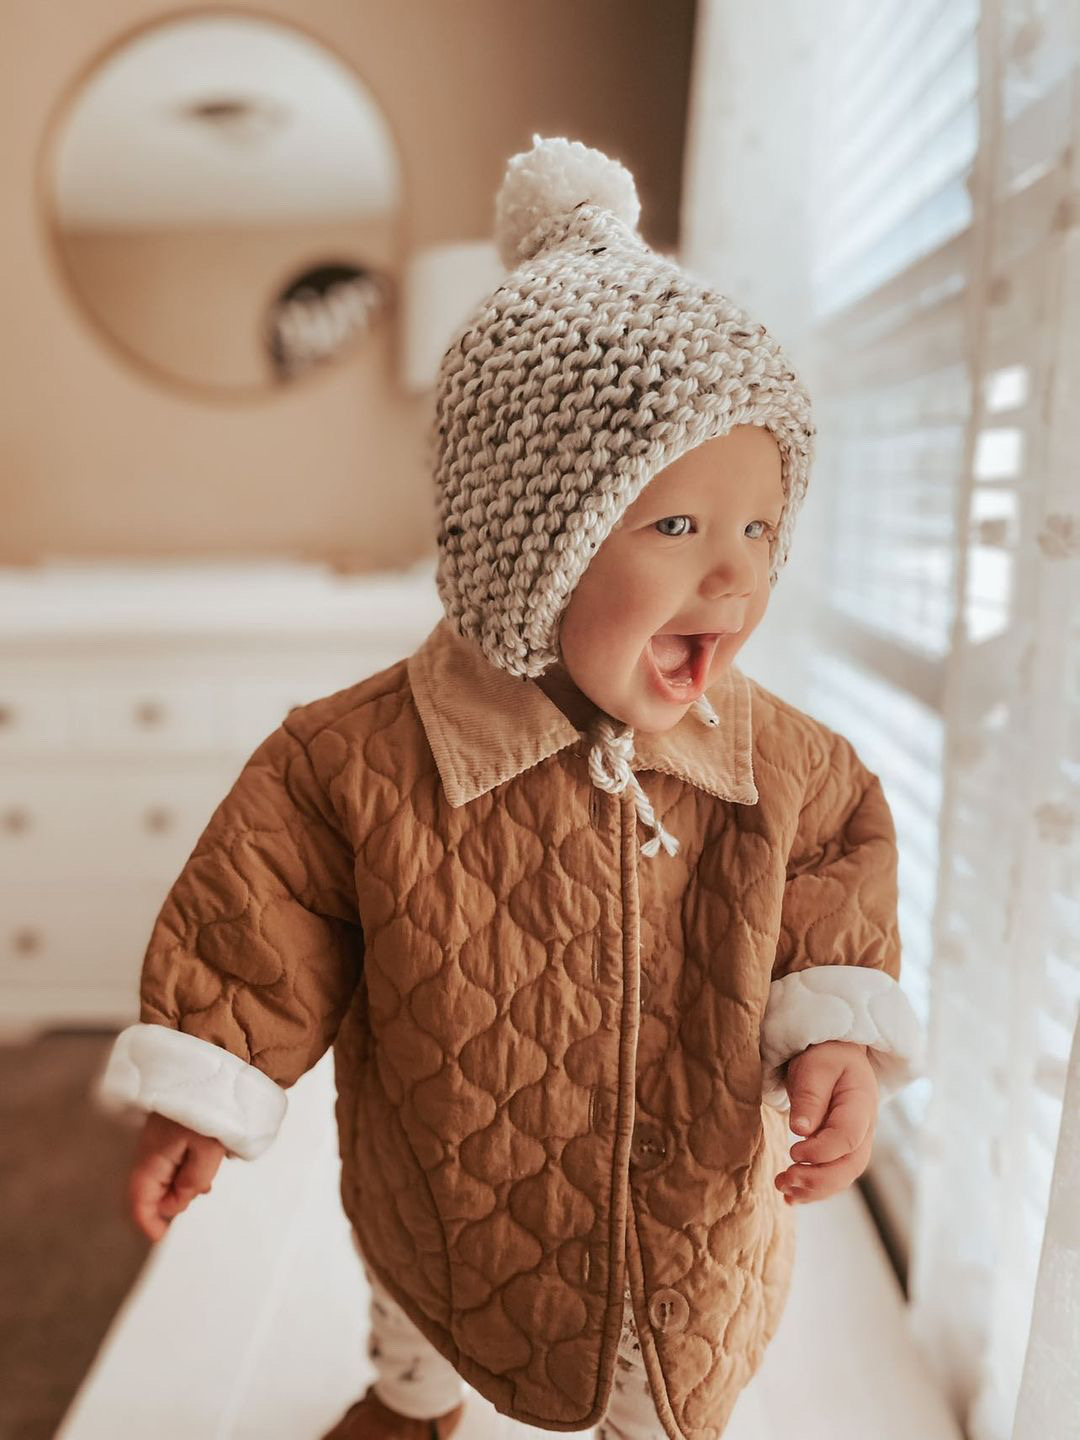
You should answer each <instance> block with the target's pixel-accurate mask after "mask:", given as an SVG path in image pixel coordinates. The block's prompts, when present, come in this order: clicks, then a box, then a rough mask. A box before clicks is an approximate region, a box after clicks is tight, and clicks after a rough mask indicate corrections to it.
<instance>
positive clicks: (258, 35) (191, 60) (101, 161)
mask: <svg viewBox="0 0 1080 1440" xmlns="http://www.w3.org/2000/svg"><path fill="white" fill-rule="evenodd" d="M46 168H47V173H48V178H47V181H46V186H45V189H46V203H47V207H48V219H49V225H50V228H51V231H52V235H53V239H54V242H55V247H56V253H57V256H58V258H59V261H60V264H61V267H62V271H63V275H64V278H65V280H66V282H67V284H68V286H69V288H70V290H71V291H72V293H73V295H74V296H75V297H76V300H77V303H78V304H79V305H80V306H81V307H82V308H83V310H84V311H85V313H86V314H87V316H88V317H89V318H90V319H91V321H92V322H93V323H94V325H95V326H96V327H97V328H98V330H99V333H100V334H101V335H102V337H103V338H105V339H107V340H108V341H109V342H111V343H112V344H113V345H114V346H115V347H119V349H120V350H122V351H123V352H124V354H125V355H126V357H127V358H128V359H129V360H134V361H136V362H137V363H139V364H140V365H141V366H143V367H147V368H148V369H149V370H150V371H151V372H153V373H154V374H155V375H156V376H157V377H158V378H168V379H169V380H171V381H174V382H178V383H181V384H184V385H188V386H196V387H199V388H209V389H212V390H223V391H226V392H235V391H238V390H239V391H244V390H263V389H265V388H267V387H272V386H275V385H280V384H283V383H287V382H291V381H293V380H295V379H296V378H297V377H299V376H302V375H305V374H307V373H309V372H311V371H312V370H313V369H315V368H317V367H320V366H325V365H327V364H328V363H330V362H332V361H334V360H335V359H337V358H338V357H340V356H342V355H345V354H348V353H351V351H352V350H353V349H354V347H355V346H357V345H360V344H363V339H364V336H365V334H366V333H367V331H368V330H369V329H370V327H371V326H372V325H374V324H375V323H376V322H377V321H378V319H379V317H380V315H381V314H382V313H383V312H384V310H385V309H386V307H387V306H388V303H389V301H390V299H391V296H392V293H393V286H392V282H391V275H392V274H393V271H394V268H395V264H396V260H397V253H398V247H397V223H398V218H399V214H400V170H399V165H398V161H397V157H396V150H395V147H394V144H393V139H392V136H391V134H390V131H389V128H388V126H387V123H386V121H385V118H384V116H383V114H382V111H381V110H380V108H379V106H378V105H377V104H376V103H375V101H374V99H373V98H372V96H371V95H370V94H369V93H368V91H367V89H366V88H365V86H364V85H363V84H362V82H361V81H360V79H359V78H358V76H357V75H356V74H355V73H354V72H353V71H352V70H351V69H350V68H349V67H348V66H346V65H345V64H344V63H343V62H342V61H341V60H339V59H338V58H337V57H336V56H335V55H333V54H332V53H331V52H330V51H328V50H326V49H325V48H324V47H323V46H322V45H319V44H317V43H315V42H314V41H312V40H310V39H309V38H308V37H307V36H305V35H303V34H301V33H300V32H298V31H296V30H293V29H291V28H289V27H286V26H283V25H279V24H276V23H273V22H270V21H266V20H262V19H257V18H250V17H232V16H224V15H223V16H213V17H205V16H200V17H198V18H191V19H181V20H177V21H172V22H169V23H166V24H161V25H155V26H153V27H152V28H150V29H147V30H144V31H142V32H141V33H139V34H138V35H136V36H134V37H129V38H128V39H126V40H125V41H123V42H122V43H121V44H120V45H119V46H118V47H116V48H115V49H114V50H112V51H111V52H110V53H109V55H108V56H107V57H106V58H105V59H104V60H103V61H101V62H100V63H99V64H98V65H96V66H95V67H94V68H93V69H92V71H91V73H90V74H89V77H88V78H87V79H86V80H85V82H84V83H83V84H81V85H80V86H79V87H78V88H77V89H76V92H75V93H74V95H73V96H72V97H71V99H70V102H69V103H68V105H67V106H66V108H65V110H64V112H63V113H62V116H61V120H60V123H59V124H58V125H57V126H56V127H55V134H54V143H53V145H52V147H51V150H50V153H49V155H48V160H47V167H46Z"/></svg>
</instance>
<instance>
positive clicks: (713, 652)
mask: <svg viewBox="0 0 1080 1440" xmlns="http://www.w3.org/2000/svg"><path fill="white" fill-rule="evenodd" d="M783 507H784V492H783V488H782V485H781V460H780V450H779V447H778V446H777V443H776V441H775V440H774V439H773V437H772V435H771V434H770V432H769V431H768V430H766V429H765V428H764V427H763V426H760V425H739V426H737V427H736V428H735V429H734V430H731V431H729V433H728V434H727V435H720V436H717V437H716V438H715V439H713V440H707V441H706V442H705V443H704V444H702V445H698V446H697V447H696V448H695V449H693V450H689V451H687V452H686V453H685V454H683V455H680V456H679V458H678V459H677V460H675V461H673V462H672V464H670V465H668V466H667V467H666V468H665V469H664V470H661V471H659V472H658V473H657V474H656V475H655V476H654V477H653V479H652V480H651V481H650V482H649V484H648V485H647V486H646V487H645V489H644V490H643V491H642V493H641V494H640V495H639V496H638V498H637V500H636V501H635V502H634V504H633V505H631V506H630V507H629V508H628V509H627V511H626V512H625V514H624V515H623V517H622V519H621V521H620V522H619V524H618V525H617V526H616V528H615V529H614V530H613V531H612V532H611V534H610V535H609V536H608V538H607V539H606V540H605V541H604V543H603V545H602V546H601V547H600V549H599V550H598V551H597V552H596V554H595V556H594V557H593V559H592V561H591V562H590V564H589V567H588V569H587V570H586V571H585V573H584V575H583V576H582V577H581V579H580V580H579V581H578V583H577V586H576V587H575V589H574V593H573V594H572V596H571V597H570V603H569V605H568V606H567V608H566V610H565V611H564V613H563V616H562V624H561V626H560V630H559V639H560V645H561V650H562V657H563V663H562V665H553V666H551V667H550V668H549V669H548V670H547V671H546V672H545V674H544V675H542V676H541V677H540V678H539V679H538V680H537V682H536V683H537V684H538V685H539V686H540V687H541V689H543V690H544V692H545V693H546V694H547V695H548V696H549V697H550V698H551V699H552V700H554V701H555V702H556V703H557V704H558V705H559V706H560V707H561V708H562V709H563V710H564V711H565V713H566V714H567V715H568V716H569V718H570V719H571V720H572V721H573V723H574V724H575V725H576V726H577V727H578V728H579V729H584V728H585V727H586V725H587V723H588V720H589V718H591V716H592V714H594V713H595V708H594V707H596V706H599V708H600V709H601V710H604V711H606V713H607V714H608V715H611V716H612V717H614V718H615V719H617V720H622V721H624V722H625V723H627V724H629V725H631V726H633V728H634V729H635V730H638V731H641V732H644V733H653V734H656V733H660V732H662V731H665V730H670V729H671V727H672V726H673V725H676V724H678V722H679V721H680V720H681V719H682V717H683V716H684V715H685V714H686V711H687V710H688V709H689V707H690V705H691V704H692V703H693V701H694V700H696V699H697V697H698V696H699V695H700V694H701V692H702V691H703V690H706V689H708V687H709V686H710V685H712V684H713V683H714V682H715V681H716V679H717V677H718V676H719V675H720V673H721V671H722V670H723V669H724V667H725V666H727V665H729V664H730V663H731V661H732V659H733V658H734V656H735V654H736V652H737V651H738V650H739V649H740V647H741V646H742V645H744V644H745V642H746V640H747V638H748V637H749V636H750V634H751V633H752V631H753V630H754V629H755V628H756V627H757V625H758V623H759V621H760V620H761V618H762V616H763V615H764V614H765V607H766V606H767V605H768V602H769V554H770V540H771V539H772V537H773V536H774V535H775V531H776V526H777V524H778V523H779V520H780V515H781V512H782V510H783ZM719 631H731V632H734V633H731V634H721V635H720V636H719V638H718V639H717V640H715V641H714V640H713V639H712V638H711V637H712V636H713V635H715V633H716V632H719ZM660 633H662V634H664V635H668V636H675V635H689V636H697V635H707V636H709V637H710V639H709V640H708V641H707V642H706V644H705V646H704V647H703V651H702V653H703V654H704V658H705V661H706V662H707V663H706V664H705V666H704V669H703V671H702V665H701V660H700V658H699V657H698V654H697V652H698V651H699V648H700V642H691V644H692V646H693V649H692V650H691V644H681V643H680V642H678V641H674V640H671V641H669V642H667V644H666V645H665V644H664V643H663V642H661V643H660V644H659V645H658V646H657V647H656V649H655V650H654V648H653V644H652V642H653V637H654V636H655V635H657V634H660ZM688 654H689V661H690V667H691V670H692V671H693V673H696V674H698V675H699V679H700V683H698V684H691V685H690V686H689V687H685V688H683V689H682V690H678V689H676V690H674V691H671V690H669V689H668V688H667V687H666V686H665V685H664V684H663V683H662V682H661V681H660V680H659V679H658V677H657V675H656V673H655V671H654V663H656V664H657V665H658V666H659V667H660V668H661V669H664V670H668V671H669V672H671V673H672V674H673V675H675V674H677V673H678V672H679V671H680V669H682V668H683V662H684V660H685V659H686V658H687V655H688Z"/></svg>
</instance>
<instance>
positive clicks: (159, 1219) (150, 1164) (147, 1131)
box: [128, 1111, 225, 1240]
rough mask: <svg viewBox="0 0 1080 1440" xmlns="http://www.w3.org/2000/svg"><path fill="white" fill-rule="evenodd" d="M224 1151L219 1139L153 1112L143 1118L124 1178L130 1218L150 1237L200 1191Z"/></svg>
mask: <svg viewBox="0 0 1080 1440" xmlns="http://www.w3.org/2000/svg"><path fill="white" fill-rule="evenodd" d="M224 1155H225V1146H224V1145H223V1144H222V1143H221V1141H220V1140H214V1139H211V1138H210V1137H209V1136H207V1135H199V1134H198V1133H197V1132H196V1131H194V1130H189V1129H188V1128H187V1126H186V1125H181V1124H180V1123H179V1122H178V1121H176V1120H168V1119H166V1117H165V1116H164V1115H158V1114H157V1113H156V1111H154V1112H151V1113H150V1114H149V1115H147V1117H146V1123H145V1124H144V1125H143V1128H142V1133H141V1134H140V1136H139V1141H138V1145H137V1146H136V1149H135V1161H134V1164H133V1166H132V1170H131V1178H130V1180H129V1181H128V1202H129V1206H130V1212H131V1218H132V1219H133V1220H134V1221H135V1224H136V1225H137V1226H138V1227H139V1229H140V1230H141V1231H143V1233H144V1234H145V1235H148V1236H149V1237H150V1239H151V1240H160V1239H161V1237H162V1236H163V1235H164V1234H165V1231H166V1230H167V1229H168V1228H169V1223H170V1221H171V1220H172V1219H173V1217H174V1216H176V1215H179V1213H180V1211H181V1210H186V1209H187V1207H188V1206H189V1205H190V1204H191V1202H192V1200H193V1199H194V1198H195V1196H196V1195H205V1194H207V1193H208V1191H209V1189H210V1185H211V1182H212V1181H213V1178H214V1176H215V1175H216V1174H217V1168H218V1166H219V1165H220V1164H221V1161H222V1159H223V1157H224Z"/></svg>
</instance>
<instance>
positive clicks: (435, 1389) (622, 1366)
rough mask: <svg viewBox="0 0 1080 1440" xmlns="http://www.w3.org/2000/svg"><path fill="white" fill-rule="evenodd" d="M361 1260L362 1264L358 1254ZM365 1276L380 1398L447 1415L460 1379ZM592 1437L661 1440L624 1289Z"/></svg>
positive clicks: (404, 1411) (418, 1413)
mask: <svg viewBox="0 0 1080 1440" xmlns="http://www.w3.org/2000/svg"><path fill="white" fill-rule="evenodd" d="M353 1243H354V1244H355V1243H356V1242H355V1236H354V1240H353ZM357 1250H358V1251H359V1246H357ZM360 1259H361V1262H363V1261H364V1257H363V1254H361V1255H360ZM364 1271H365V1273H366V1275H367V1279H368V1284H369V1285H370V1286H371V1328H370V1332H369V1335H368V1357H369V1358H370V1360H371V1363H372V1364H373V1365H374V1367H375V1370H376V1379H375V1390H376V1393H377V1394H378V1396H379V1399H380V1400H382V1402H383V1403H384V1404H385V1405H389V1406H390V1408H391V1410H396V1411H397V1412H398V1414H399V1415H408V1416H411V1417H413V1418H415V1419H420V1420H427V1419H430V1418H431V1417H432V1416H434V1415H442V1414H444V1413H445V1412H446V1411H447V1410H452V1409H453V1408H454V1406H455V1405H456V1404H457V1403H458V1402H459V1401H460V1400H462V1399H463V1398H464V1395H465V1385H464V1382H463V1380H462V1378H461V1376H460V1375H459V1374H458V1373H457V1371H456V1370H455V1369H454V1367H453V1366H452V1365H451V1364H450V1362H449V1361H448V1360H447V1359H446V1358H445V1357H444V1356H442V1355H440V1354H439V1352H438V1351H437V1350H436V1349H435V1347H434V1346H433V1345H431V1344H430V1343H429V1342H428V1340H427V1339H426V1338H425V1337H424V1336H423V1335H421V1333H420V1331H419V1330H417V1328H416V1326H415V1325H414V1324H413V1323H412V1321H411V1320H410V1319H409V1317H408V1316H407V1315H406V1314H405V1312H404V1310H402V1308H401V1306H400V1305H399V1304H398V1303H397V1301H396V1300H395V1299H394V1298H393V1297H392V1296H391V1295H389V1294H388V1293H387V1292H386V1290H384V1288H383V1287H382V1285H381V1284H380V1283H379V1281H378V1280H377V1279H376V1277H375V1276H374V1275H373V1274H372V1273H371V1271H370V1270H369V1269H368V1267H367V1265H366V1263H365V1264H364ZM594 1433H595V1436H596V1440H666V1437H665V1433H664V1428H663V1426H662V1425H661V1424H660V1419H659V1416H658V1415H657V1413H656V1407H655V1406H654V1405H653V1400H652V1392H651V1390H650V1389H649V1380H648V1376H647V1375H646V1374H645V1367H644V1365H643V1364H642V1360H641V1346H640V1343H639V1341H638V1337H637V1330H636V1327H635V1325H634V1318H633V1311H632V1308H631V1304H630V1291H629V1289H627V1291H626V1303H625V1305H624V1308H623V1325H622V1335H621V1337H620V1339H619V1354H618V1359H617V1361H616V1366H615V1380H614V1384H613V1387H612V1391H611V1400H610V1403H609V1404H608V1408H607V1413H606V1414H605V1416H604V1418H603V1420H602V1421H601V1423H600V1425H599V1426H598V1428H597V1429H596V1431H595V1432H594Z"/></svg>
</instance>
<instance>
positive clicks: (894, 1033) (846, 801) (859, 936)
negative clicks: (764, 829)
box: [761, 731, 923, 1109]
mask: <svg viewBox="0 0 1080 1440" xmlns="http://www.w3.org/2000/svg"><path fill="white" fill-rule="evenodd" d="M826 740H827V745H826V747H825V753H823V755H822V756H821V757H819V765H818V767H816V768H815V770H814V771H813V773H812V774H811V777H810V781H809V784H808V787H807V797H806V799H805V800H804V802H803V804H802V808H801V810H800V813H799V821H798V826H797V829H796V833H795V838H794V841H793V843H792V846H791V851H790V853H789V856H788V862H787V873H786V878H785V882H784V898H783V905H782V908H781V917H780V933H779V937H778V940H777V945H776V956H775V960H774V963H773V970H772V981H771V983H770V986H769V998H768V1003H767V1005H766V1008H765V1014H764V1017H763V1019H762V1026H761V1059H762V1099H763V1101H764V1103H766V1104H769V1105H775V1106H776V1107H777V1109H787V1108H789V1107H790V1103H791V1102H790V1099H789V1097H788V1094H787V1089H786V1085H785V1082H784V1072H785V1068H786V1065H787V1062H788V1060H790V1059H791V1057H792V1056H793V1055H798V1054H801V1053H802V1051H803V1050H805V1049H806V1048H807V1047H808V1046H810V1045H819V1044H821V1043H823V1042H824V1041H827V1040H848V1041H852V1042H854V1043H856V1044H863V1045H866V1047H867V1052H866V1053H867V1058H868V1059H869V1061H870V1063H871V1064H872V1065H873V1067H874V1071H875V1073H876V1075H877V1079H878V1092H879V1096H880V1098H881V1099H883V1100H884V1099H887V1098H888V1097H889V1096H890V1095H892V1094H894V1093H895V1092H896V1091H897V1090H899V1089H901V1088H902V1087H903V1086H904V1085H907V1084H908V1083H909V1082H910V1081H912V1080H915V1079H917V1078H918V1077H919V1076H920V1075H921V1074H922V1073H923V1068H922V1067H923V1048H922V1037H921V1033H920V1027H919V1023H918V1019H917V1017H916V1015H915V1013H914V1011H913V1010H912V1007H911V1004H910V1002H909V1000H908V998H907V996H906V995H905V994H904V992H903V990H902V989H901V988H900V984H899V978H900V932H899V923H898V918H897V861H898V855H897V846H896V830H895V826H894V823H893V818H892V812H891V811H890V809H889V806H888V802H887V801H886V799H885V795H884V792H883V790H882V788H881V781H880V780H879V778H878V776H877V775H875V774H874V773H873V772H872V771H870V770H868V769H867V768H866V767H865V765H863V764H862V762H861V761H860V760H859V758H858V756H857V755H856V753H855V750H854V748H853V747H852V745H851V743H850V742H849V741H848V740H846V739H845V738H844V737H843V736H842V735H839V734H836V733H835V732H833V731H828V732H827V735H826Z"/></svg>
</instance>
